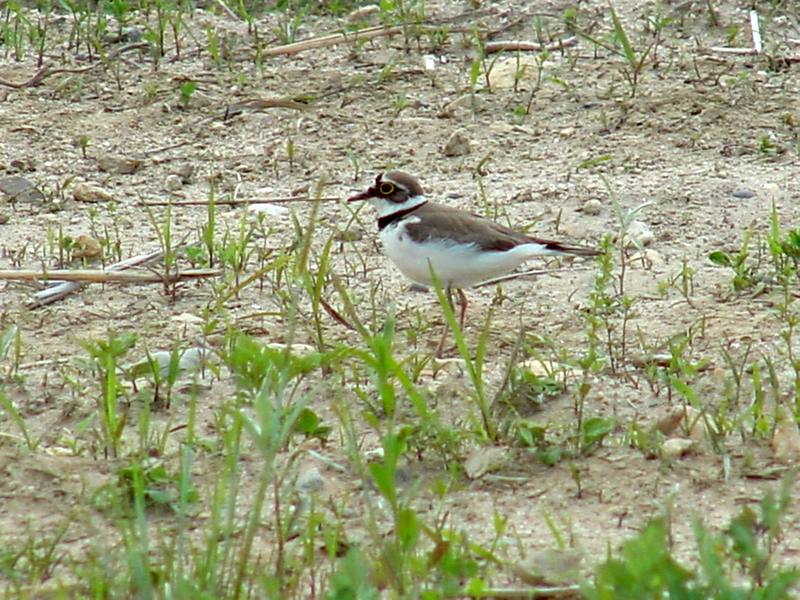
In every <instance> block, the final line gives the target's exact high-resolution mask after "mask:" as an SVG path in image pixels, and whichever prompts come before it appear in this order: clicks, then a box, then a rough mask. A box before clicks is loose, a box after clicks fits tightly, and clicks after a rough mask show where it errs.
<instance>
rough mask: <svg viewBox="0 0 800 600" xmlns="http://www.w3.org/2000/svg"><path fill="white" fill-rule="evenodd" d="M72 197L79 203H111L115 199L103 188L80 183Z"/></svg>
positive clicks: (73, 191) (74, 189)
mask: <svg viewBox="0 0 800 600" xmlns="http://www.w3.org/2000/svg"><path fill="white" fill-rule="evenodd" d="M72 197H73V198H75V200H77V201H78V202H110V201H112V200H113V199H114V197H113V196H112V195H111V194H110V193H109V192H107V191H106V190H104V189H103V188H101V187H99V186H96V185H91V184H88V183H79V184H77V185H76V186H75V187H74V188H73V189H72Z"/></svg>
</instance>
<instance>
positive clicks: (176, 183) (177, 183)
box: [164, 175, 183, 192]
mask: <svg viewBox="0 0 800 600" xmlns="http://www.w3.org/2000/svg"><path fill="white" fill-rule="evenodd" d="M182 187H183V181H182V180H181V178H180V177H179V176H178V175H167V178H166V179H165V180H164V189H165V190H167V191H168V192H177V191H178V190H179V189H181V188H182Z"/></svg>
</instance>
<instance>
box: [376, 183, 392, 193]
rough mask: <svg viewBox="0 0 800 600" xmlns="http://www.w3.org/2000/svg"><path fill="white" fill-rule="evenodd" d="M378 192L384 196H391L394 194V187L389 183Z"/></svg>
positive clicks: (382, 185)
mask: <svg viewBox="0 0 800 600" xmlns="http://www.w3.org/2000/svg"><path fill="white" fill-rule="evenodd" d="M378 191H379V192H380V193H381V194H383V195H384V196H390V195H391V194H392V193H394V186H393V185H392V184H391V183H389V182H388V181H387V182H384V183H382V184H381V185H380V186H379V187H378Z"/></svg>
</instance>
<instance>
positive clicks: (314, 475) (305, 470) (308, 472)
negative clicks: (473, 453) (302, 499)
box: [294, 465, 325, 494]
mask: <svg viewBox="0 0 800 600" xmlns="http://www.w3.org/2000/svg"><path fill="white" fill-rule="evenodd" d="M294 487H295V488H296V489H297V490H298V491H300V492H305V493H306V494H311V493H315V492H316V493H318V492H321V491H322V490H324V489H325V477H323V476H322V473H321V472H320V470H319V467H317V466H316V465H303V466H302V467H301V468H300V474H299V475H298V476H297V480H296V481H295V483H294Z"/></svg>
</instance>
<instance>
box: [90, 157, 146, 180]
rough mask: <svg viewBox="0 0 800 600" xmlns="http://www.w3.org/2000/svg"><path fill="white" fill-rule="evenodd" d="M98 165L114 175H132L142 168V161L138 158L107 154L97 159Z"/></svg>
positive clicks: (102, 169)
mask: <svg viewBox="0 0 800 600" xmlns="http://www.w3.org/2000/svg"><path fill="white" fill-rule="evenodd" d="M97 166H98V168H99V169H100V170H101V171H104V172H106V173H111V174H113V175H131V174H133V173H136V171H138V170H139V169H140V168H141V166H142V161H141V160H139V159H138V158H128V157H125V156H109V155H106V156H101V157H100V158H98V159H97Z"/></svg>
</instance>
